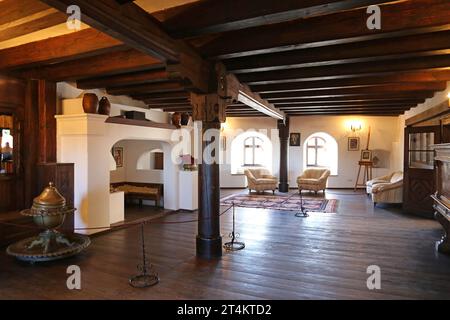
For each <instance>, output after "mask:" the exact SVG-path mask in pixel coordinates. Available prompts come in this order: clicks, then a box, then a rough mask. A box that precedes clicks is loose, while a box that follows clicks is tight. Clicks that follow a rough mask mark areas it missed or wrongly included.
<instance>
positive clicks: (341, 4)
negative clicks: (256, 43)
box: [153, 0, 387, 38]
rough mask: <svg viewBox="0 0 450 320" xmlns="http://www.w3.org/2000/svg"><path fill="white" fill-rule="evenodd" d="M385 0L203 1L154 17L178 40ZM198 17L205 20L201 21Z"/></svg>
mask: <svg viewBox="0 0 450 320" xmlns="http://www.w3.org/2000/svg"><path fill="white" fill-rule="evenodd" d="M383 2H387V1H383V0H378V1H376V0H375V1H374V0H353V1H332V0H303V1H296V0H283V1H273V0H246V1H240V0H227V1H199V2H195V3H189V4H186V5H183V6H179V7H175V8H171V9H166V10H162V11H159V12H156V13H154V14H153V16H155V17H156V18H158V20H160V21H161V22H162V23H163V25H164V27H165V29H166V30H168V31H169V32H170V34H171V35H173V36H174V37H178V38H186V37H192V36H198V35H203V34H208V33H220V32H225V31H231V30H240V29H244V28H250V27H258V26H263V25H267V24H273V23H279V22H285V21H289V20H295V19H305V18H309V17H313V16H318V15H326V14H330V13H334V12H339V11H342V10H349V9H354V8H360V7H365V6H369V5H371V4H380V3H383ZM198 17H202V18H201V19H199V18H198Z"/></svg>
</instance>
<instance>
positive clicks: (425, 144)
mask: <svg viewBox="0 0 450 320" xmlns="http://www.w3.org/2000/svg"><path fill="white" fill-rule="evenodd" d="M440 142H441V135H440V130H439V126H424V127H407V128H406V129H405V152H404V155H405V157H404V180H403V181H404V188H403V211H404V212H406V213H411V214H416V215H420V216H424V217H427V218H432V217H433V200H432V199H431V197H430V196H431V195H432V194H433V193H434V192H435V191H436V186H435V178H434V177H435V169H434V150H433V148H432V145H434V144H437V143H440Z"/></svg>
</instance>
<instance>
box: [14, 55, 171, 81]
mask: <svg viewBox="0 0 450 320" xmlns="http://www.w3.org/2000/svg"><path fill="white" fill-rule="evenodd" d="M161 67H163V64H162V63H161V61H159V60H158V59H156V58H153V57H150V56H148V55H146V54H144V53H141V52H139V51H136V50H134V49H130V50H123V51H117V52H112V53H108V54H102V55H98V56H94V57H89V58H83V59H79V60H75V61H68V62H64V63H57V64H52V65H49V66H44V67H39V68H34V69H28V70H23V71H21V72H20V73H19V75H21V76H22V77H25V78H35V79H36V78H37V79H50V80H53V81H72V80H79V79H84V78H90V77H99V76H111V75H116V74H121V73H125V72H134V71H139V70H149V69H157V68H161Z"/></svg>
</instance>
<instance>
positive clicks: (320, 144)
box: [317, 138, 325, 147]
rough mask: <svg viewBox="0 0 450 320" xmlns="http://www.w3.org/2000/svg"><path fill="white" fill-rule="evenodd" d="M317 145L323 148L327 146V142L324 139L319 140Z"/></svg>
mask: <svg viewBox="0 0 450 320" xmlns="http://www.w3.org/2000/svg"><path fill="white" fill-rule="evenodd" d="M317 145H318V146H321V147H323V146H324V145H325V140H323V139H322V138H317Z"/></svg>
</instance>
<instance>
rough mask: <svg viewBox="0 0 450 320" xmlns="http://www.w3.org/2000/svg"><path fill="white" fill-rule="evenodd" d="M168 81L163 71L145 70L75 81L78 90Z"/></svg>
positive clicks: (167, 75)
mask: <svg viewBox="0 0 450 320" xmlns="http://www.w3.org/2000/svg"><path fill="white" fill-rule="evenodd" d="M167 80H169V74H168V73H167V71H166V70H165V69H156V70H145V71H139V72H134V73H125V74H118V75H112V76H107V77H100V78H88V79H83V80H79V81H77V87H78V88H79V89H96V88H106V87H109V88H112V87H120V86H128V85H138V84H148V83H155V82H163V81H167Z"/></svg>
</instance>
